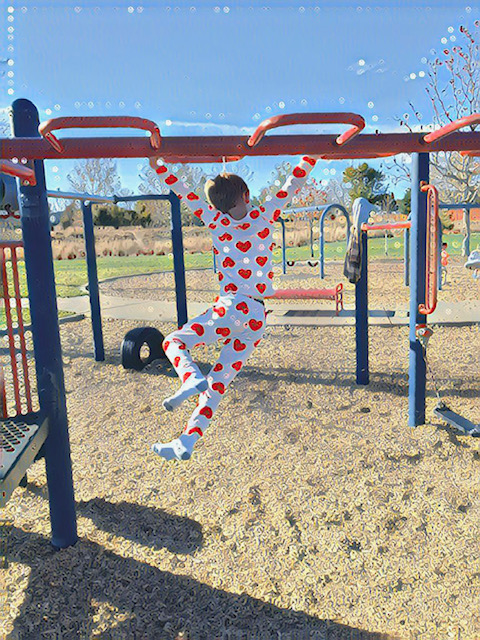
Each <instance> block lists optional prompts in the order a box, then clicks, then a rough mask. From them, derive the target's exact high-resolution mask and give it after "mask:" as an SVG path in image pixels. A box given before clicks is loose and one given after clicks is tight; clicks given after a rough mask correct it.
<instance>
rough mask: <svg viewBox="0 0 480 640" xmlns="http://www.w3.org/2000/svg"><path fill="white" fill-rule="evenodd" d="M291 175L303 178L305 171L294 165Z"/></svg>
mask: <svg viewBox="0 0 480 640" xmlns="http://www.w3.org/2000/svg"><path fill="white" fill-rule="evenodd" d="M293 175H294V176H295V178H304V177H305V176H306V175H307V172H306V171H305V169H302V168H301V167H295V169H294V170H293Z"/></svg>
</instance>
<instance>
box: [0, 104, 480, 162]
mask: <svg viewBox="0 0 480 640" xmlns="http://www.w3.org/2000/svg"><path fill="white" fill-rule="evenodd" d="M479 122H480V114H478V113H475V114H472V115H471V116H468V117H466V118H460V119H459V120H456V121H454V122H452V123H449V124H448V125H446V126H445V127H442V128H440V129H438V130H436V131H432V132H429V133H427V134H426V133H422V132H418V133H387V134H384V133H381V132H377V133H375V134H360V131H362V130H363V128H364V126H365V121H364V119H363V118H362V116H360V115H358V114H354V113H299V114H282V115H279V116H274V117H272V118H269V119H267V120H265V121H263V122H262V123H261V124H260V125H259V126H258V127H257V129H256V131H255V132H254V133H253V134H252V135H251V136H193V137H192V136H171V137H162V136H161V133H160V128H159V127H158V125H156V124H155V123H154V122H152V121H151V120H145V119H143V118H136V117H128V116H101V117H100V116H99V117H89V116H86V117H63V118H53V119H52V120H48V121H47V122H45V123H42V124H41V125H40V127H39V131H40V133H41V134H42V135H43V136H44V138H36V137H25V138H3V139H1V140H0V147H1V157H2V159H5V160H13V159H15V158H16V159H17V161H18V159H23V158H25V159H26V160H35V159H56V160H58V159H60V158H142V157H143V158H148V157H152V155H153V156H161V157H162V158H163V159H164V160H165V161H166V162H221V161H222V159H223V158H224V157H225V158H226V159H227V160H232V161H233V160H238V159H240V158H242V157H244V156H278V155H303V154H309V155H312V156H319V157H321V158H323V159H327V160H328V159H332V160H334V159H348V158H381V157H387V156H390V155H395V154H399V153H425V152H429V153H434V152H438V151H460V152H461V153H462V152H463V153H465V154H475V153H477V154H478V150H479V149H480V132H477V131H470V132H462V131H459V129H460V128H462V127H465V126H474V125H475V124H477V123H479ZM314 123H316V124H319V123H338V124H341V123H343V124H351V125H353V126H352V127H351V128H350V129H348V130H347V131H346V132H344V133H343V134H341V135H331V134H328V135H327V134H316V135H303V134H302V135H298V134H296V135H273V136H265V137H264V134H265V133H266V132H267V131H268V130H270V129H273V128H277V127H281V126H287V125H292V124H301V125H306V124H314ZM69 127H80V128H88V127H95V128H110V127H122V128H123V127H135V128H140V129H143V130H147V131H150V134H151V135H150V138H148V139H147V138H146V137H127V136H125V137H123V136H122V137H120V136H117V137H88V138H62V139H60V140H59V139H57V138H56V137H55V136H54V134H53V133H52V132H53V131H55V130H57V129H66V128H69ZM347 142H348V144H346V143H347ZM340 147H341V148H340Z"/></svg>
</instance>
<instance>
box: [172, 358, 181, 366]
mask: <svg viewBox="0 0 480 640" xmlns="http://www.w3.org/2000/svg"><path fill="white" fill-rule="evenodd" d="M179 364H180V356H177V357H176V358H174V360H173V366H174V367H178V365H179Z"/></svg>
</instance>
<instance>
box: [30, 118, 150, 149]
mask: <svg viewBox="0 0 480 640" xmlns="http://www.w3.org/2000/svg"><path fill="white" fill-rule="evenodd" d="M117 127H118V128H124V127H132V128H133V129H143V130H144V131H150V133H151V136H150V144H151V145H152V147H153V148H154V149H160V144H161V139H162V136H161V134H160V129H159V127H158V125H157V124H155V122H153V121H152V120H146V119H145V118H137V117H135V116H68V117H64V118H52V119H51V120H47V121H46V122H42V123H41V124H40V125H39V127H38V131H39V133H40V135H42V136H43V137H44V138H45V139H46V140H48V141H49V142H50V144H51V145H52V147H53V148H54V149H55V151H58V153H62V152H63V145H62V143H61V142H60V140H58V138H56V137H55V136H54V135H53V133H52V131H54V130H56V129H70V128H78V129H90V128H92V129H108V128H117Z"/></svg>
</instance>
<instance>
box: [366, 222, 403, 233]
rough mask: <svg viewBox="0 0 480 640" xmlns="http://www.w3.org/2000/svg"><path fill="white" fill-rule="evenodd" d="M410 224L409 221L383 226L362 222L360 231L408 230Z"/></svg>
mask: <svg viewBox="0 0 480 640" xmlns="http://www.w3.org/2000/svg"><path fill="white" fill-rule="evenodd" d="M411 226H412V223H411V222H410V220H406V221H405V222H386V223H385V224H368V223H366V222H364V223H363V224H362V231H388V230H392V231H394V230H395V229H410V227H411Z"/></svg>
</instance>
